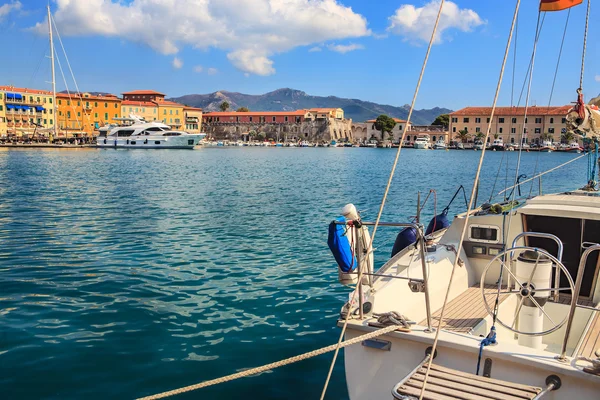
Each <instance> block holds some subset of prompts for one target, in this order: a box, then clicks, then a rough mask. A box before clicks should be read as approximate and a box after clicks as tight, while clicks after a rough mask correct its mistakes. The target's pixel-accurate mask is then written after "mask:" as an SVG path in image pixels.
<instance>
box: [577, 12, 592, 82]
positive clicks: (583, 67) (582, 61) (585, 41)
mask: <svg viewBox="0 0 600 400" xmlns="http://www.w3.org/2000/svg"><path fill="white" fill-rule="evenodd" d="M590 7H591V1H590V0H588V3H587V12H586V14H585V31H584V33H583V52H582V53H581V75H580V76H579V89H581V90H583V73H584V71H585V52H586V50H587V37H588V27H589V23H590Z"/></svg>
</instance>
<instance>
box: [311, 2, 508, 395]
mask: <svg viewBox="0 0 600 400" xmlns="http://www.w3.org/2000/svg"><path fill="white" fill-rule="evenodd" d="M519 1H520V0H519ZM444 2H445V0H441V1H440V8H439V10H438V14H437V17H436V19H435V24H434V25H433V31H432V32H431V39H430V40H429V45H428V46H427V52H426V53H425V59H424V60H423V65H422V67H421V73H420V74H419V80H418V81H417V86H416V88H415V93H414V95H413V99H412V102H411V105H410V110H409V111H408V116H407V117H406V122H405V124H404V130H403V131H402V137H401V138H400V144H399V145H398V151H397V152H396V158H395V159H394V164H393V165H392V170H391V171H390V176H389V178H388V181H387V185H386V187H385V191H384V193H383V198H382V200H381V205H380V206H379V212H378V213H377V219H376V220H375V226H374V227H373V235H372V236H371V242H370V243H369V246H368V248H367V253H366V257H367V259H368V258H369V256H370V255H371V253H372V252H373V243H374V241H375V235H376V234H377V228H378V227H379V222H380V221H381V215H382V214H383V209H384V207H385V203H386V200H387V196H388V194H389V191H390V187H391V186H392V180H393V179H394V174H395V172H396V167H397V166H398V160H399V159H400V152H401V151H402V144H403V143H404V139H405V138H406V132H407V130H408V126H409V124H410V119H411V117H412V114H413V111H414V109H415V104H416V102H417V96H418V95H419V88H420V87H421V82H422V81H423V75H425V68H426V67H427V61H428V60H429V53H431V48H432V47H433V42H434V40H435V34H436V33H437V28H438V25H439V22H440V18H441V16H442V10H443V8H444ZM358 284H359V285H360V284H361V282H360V281H359V282H358ZM355 293H356V291H355ZM348 311H350V310H348ZM348 314H349V313H348ZM347 324H348V318H346V320H345V321H344V326H343V327H342V334H343V333H344V332H345V330H346V326H347ZM339 340H340V341H341V340H342V335H340V339H339ZM339 345H340V342H338V346H339ZM338 350H339V347H338ZM337 355H338V351H337V350H336V352H335V354H334V356H333V360H331V366H330V367H329V373H328V374H327V379H326V380H325V384H324V386H323V392H322V394H321V400H323V399H324V397H325V393H327V387H328V386H329V381H330V379H331V374H332V371H333V366H334V365H335V362H336V360H337Z"/></svg>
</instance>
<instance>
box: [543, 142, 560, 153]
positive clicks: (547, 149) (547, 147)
mask: <svg viewBox="0 0 600 400" xmlns="http://www.w3.org/2000/svg"><path fill="white" fill-rule="evenodd" d="M554 150H556V147H554V145H553V144H552V141H551V140H544V141H542V144H540V151H541V152H542V153H552V152H553V151H554Z"/></svg>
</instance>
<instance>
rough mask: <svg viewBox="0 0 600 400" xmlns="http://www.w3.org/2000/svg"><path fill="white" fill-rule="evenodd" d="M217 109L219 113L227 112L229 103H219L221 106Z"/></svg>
mask: <svg viewBox="0 0 600 400" xmlns="http://www.w3.org/2000/svg"><path fill="white" fill-rule="evenodd" d="M219 108H220V109H221V111H227V110H229V103H228V102H226V101H224V102H222V103H221V105H220V106H219Z"/></svg>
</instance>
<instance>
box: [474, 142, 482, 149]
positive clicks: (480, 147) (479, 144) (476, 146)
mask: <svg viewBox="0 0 600 400" xmlns="http://www.w3.org/2000/svg"><path fill="white" fill-rule="evenodd" d="M473 150H483V142H482V141H481V140H476V141H475V142H474V143H473Z"/></svg>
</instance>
